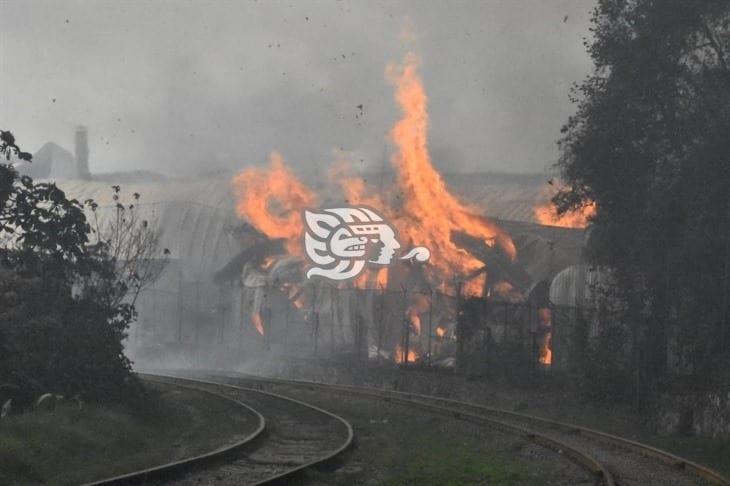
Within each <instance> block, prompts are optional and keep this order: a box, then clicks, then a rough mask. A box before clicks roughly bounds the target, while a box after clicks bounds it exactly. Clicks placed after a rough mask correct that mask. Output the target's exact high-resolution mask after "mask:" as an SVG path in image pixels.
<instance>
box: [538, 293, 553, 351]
mask: <svg viewBox="0 0 730 486" xmlns="http://www.w3.org/2000/svg"><path fill="white" fill-rule="evenodd" d="M537 319H538V323H537V325H538V333H539V337H538V353H539V356H538V361H539V362H540V364H543V365H551V364H552V363H553V350H552V345H553V332H552V322H553V313H552V311H551V310H550V308H548V307H542V308H540V309H538V311H537Z"/></svg>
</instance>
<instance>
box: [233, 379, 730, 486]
mask: <svg viewBox="0 0 730 486" xmlns="http://www.w3.org/2000/svg"><path fill="white" fill-rule="evenodd" d="M241 377H242V378H246V379H252V380H259V379H262V377H258V376H255V375H241ZM263 379H264V380H265V381H278V382H280V383H282V384H291V385H298V386H310V387H326V388H328V389H340V390H343V391H349V392H375V393H378V394H386V395H390V396H399V397H403V398H405V399H414V398H415V399H418V400H430V401H433V402H438V403H444V404H448V405H454V406H460V407H468V408H472V409H475V410H478V411H480V412H484V413H489V414H493V415H502V416H507V417H512V418H516V419H520V420H527V421H531V422H534V423H539V424H542V425H548V426H551V427H555V428H562V429H565V430H568V431H571V432H574V433H579V434H582V435H584V436H588V437H593V438H596V439H600V440H605V441H608V442H611V443H613V444H615V445H619V446H621V447H624V448H626V449H629V450H632V451H634V452H637V453H639V454H641V455H644V456H649V457H653V458H655V459H659V460H661V461H663V462H665V463H667V464H670V465H672V466H674V467H677V468H679V469H684V470H688V471H690V472H692V473H694V474H696V475H698V476H700V477H702V478H704V479H706V480H709V481H711V482H713V483H714V484H719V485H724V486H730V479H728V478H726V477H725V476H723V475H722V474H720V473H719V472H718V471H715V470H713V469H711V468H708V467H706V466H703V465H701V464H698V463H696V462H694V461H691V460H689V459H686V458H683V457H680V456H677V455H675V454H672V453H671V452H668V451H665V450H662V449H659V448H657V447H654V446H651V445H648V444H644V443H641V442H638V441H635V440H632V439H627V438H625V437H620V436H617V435H613V434H609V433H607V432H602V431H600V430H595V429H591V428H588V427H583V426H579V425H573V424H568V423H565V422H558V421H555V420H550V419H546V418H543V417H538V416H536V415H529V414H523V413H519V412H513V411H510V410H504V409H499V408H494V407H488V406H486V405H480V404H476V403H470V402H463V401H460V400H454V399H450V398H443V397H437V396H434V395H425V394H420V393H411V392H402V391H394V390H381V389H377V388H369V387H362V386H356V385H339V384H327V383H318V382H311V381H306V380H285V379H281V378H275V379H270V378H263Z"/></svg>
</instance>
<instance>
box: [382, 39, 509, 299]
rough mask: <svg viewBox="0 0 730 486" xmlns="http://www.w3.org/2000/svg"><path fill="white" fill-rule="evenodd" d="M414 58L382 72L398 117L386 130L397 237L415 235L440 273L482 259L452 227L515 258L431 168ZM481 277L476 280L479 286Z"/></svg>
mask: <svg viewBox="0 0 730 486" xmlns="http://www.w3.org/2000/svg"><path fill="white" fill-rule="evenodd" d="M417 68H418V58H417V57H416V55H415V54H413V53H409V54H408V55H406V58H405V62H404V64H403V65H401V66H398V65H393V64H391V65H389V66H388V68H387V69H386V75H387V77H388V79H389V80H390V81H391V83H392V84H394V85H395V90H396V91H395V99H396V102H397V104H398V106H399V107H400V109H401V112H402V117H401V119H400V120H399V121H398V122H397V123H396V124H395V126H394V127H393V129H392V130H391V132H390V138H391V140H392V142H393V144H394V145H395V148H396V152H395V153H394V154H393V157H392V158H391V162H392V164H393V166H394V168H395V169H396V183H397V185H398V190H399V192H400V193H402V195H403V206H402V208H401V209H400V210H399V212H398V217H397V218H396V219H395V223H396V226H397V227H398V230H399V232H400V234H401V238H403V239H405V240H407V241H418V243H419V244H422V245H423V246H426V247H427V248H429V249H430V250H431V254H432V255H435V256H436V258H434V259H433V262H432V263H433V266H434V267H435V268H436V271H438V273H440V274H441V276H445V275H453V274H454V273H457V274H461V275H465V274H469V273H471V272H473V271H475V270H477V269H479V268H481V267H482V266H483V265H484V264H483V263H482V262H481V261H480V260H478V259H477V258H475V257H474V256H472V255H471V254H469V253H468V252H467V251H466V250H464V249H463V248H459V247H457V246H456V244H455V243H454V242H453V241H452V239H451V235H452V233H453V232H457V231H460V232H463V233H467V234H469V235H471V236H473V237H477V238H480V239H482V240H483V241H484V242H485V243H486V244H487V245H489V246H497V247H499V248H501V249H502V251H504V252H505V254H506V255H507V256H508V257H509V258H511V259H514V258H515V257H516V249H515V246H514V243H513V242H512V239H511V238H510V237H509V235H507V233H505V232H504V231H503V230H501V229H500V228H499V227H497V225H495V224H494V223H492V222H491V221H490V220H488V219H487V218H485V217H483V216H480V215H479V212H478V210H476V209H474V208H470V207H468V206H467V205H465V204H463V203H461V202H460V201H458V200H457V199H456V198H455V197H454V196H453V195H452V194H451V193H450V192H449V190H448V188H447V187H446V183H445V182H444V180H443V178H442V177H441V174H439V173H438V172H437V171H436V169H434V167H433V164H432V163H431V157H430V155H429V153H428V143H427V142H428V113H427V111H426V105H427V97H426V92H425V90H424V87H423V82H422V81H421V78H420V77H419V75H418V72H417ZM483 282H484V279H479V280H477V284H476V285H478V286H481V285H482V284H483Z"/></svg>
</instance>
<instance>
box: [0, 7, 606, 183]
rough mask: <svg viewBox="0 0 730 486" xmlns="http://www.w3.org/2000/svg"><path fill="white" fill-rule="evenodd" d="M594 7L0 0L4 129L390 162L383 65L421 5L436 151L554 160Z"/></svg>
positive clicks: (197, 150)
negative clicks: (335, 153)
mask: <svg viewBox="0 0 730 486" xmlns="http://www.w3.org/2000/svg"><path fill="white" fill-rule="evenodd" d="M593 4H594V2H593V1H592V0H477V1H449V2H447V1H425V0H424V1H410V2H406V1H403V2H386V1H381V2H378V1H373V0H361V1H293V0H290V1H263V0H262V1H236V2H232V1H231V2H225V1H151V2H150V1H144V2H143V1H114V2H111V1H94V2H92V1H90V0H87V1H60V0H53V1H47V2H42V1H32V0H0V63H1V64H0V66H1V67H0V86H2V93H3V95H2V97H1V98H0V127H2V128H3V129H11V130H12V131H13V132H14V133H15V135H16V137H17V139H18V140H19V142H20V144H21V146H22V147H24V148H25V149H26V150H29V151H33V152H34V151H35V150H37V149H38V148H40V146H41V145H42V144H43V143H44V142H46V141H50V140H52V141H56V142H57V143H59V144H61V145H64V146H66V147H67V148H69V149H72V148H73V143H72V140H73V128H74V126H75V125H77V124H84V125H87V126H88V127H89V138H90V149H91V155H90V164H91V168H92V171H96V172H102V171H111V170H124V169H134V168H147V169H153V170H159V171H162V172H165V173H168V174H194V173H199V172H204V171H207V170H210V169H212V170H218V169H223V168H225V169H234V168H239V167H243V166H245V165H248V164H260V163H262V162H264V161H266V159H267V154H268V153H269V152H270V151H271V150H273V149H276V150H278V151H280V152H281V153H282V154H283V155H284V157H285V158H286V160H287V161H288V162H290V163H291V164H293V165H296V166H298V167H301V168H305V167H316V166H317V165H319V166H320V167H321V166H324V165H328V164H329V161H330V160H331V159H332V156H331V152H332V150H333V149H335V148H341V149H343V150H345V151H351V152H353V157H354V158H355V159H356V160H359V159H363V160H364V163H365V164H371V167H379V166H380V164H381V163H382V157H383V153H384V150H385V148H386V143H387V142H386V139H385V133H386V132H387V130H388V129H389V128H390V127H391V126H392V124H393V122H394V121H395V120H396V119H397V117H398V112H397V109H396V107H395V104H394V101H393V92H392V86H390V85H389V84H388V83H387V82H386V79H385V76H384V70H385V66H386V65H387V64H388V63H389V62H391V61H398V60H400V59H401V58H402V55H403V53H404V52H405V50H406V48H407V46H405V45H404V44H403V43H402V41H401V39H400V36H399V33H400V32H401V30H402V28H403V25H404V22H405V19H406V18H409V19H410V21H411V24H412V26H413V31H414V33H415V34H416V37H417V41H416V44H415V48H416V50H417V52H418V53H419V54H420V56H421V59H422V67H421V73H422V76H423V79H424V82H425V86H426V91H427V93H428V96H429V111H430V116H431V128H430V147H431V150H432V154H433V156H434V161H435V163H436V164H437V165H438V166H440V167H441V168H444V169H447V170H452V171H457V170H458V171H471V170H498V171H509V172H533V171H539V170H544V169H545V168H546V167H548V166H549V165H550V163H551V162H552V161H553V160H554V159H555V158H556V155H557V150H556V147H555V143H554V142H555V140H556V139H557V137H558V136H559V129H560V126H561V125H562V124H563V123H564V121H565V120H566V119H567V117H568V116H569V115H570V114H571V113H572V111H573V109H574V107H573V106H572V105H571V104H570V102H569V101H568V89H569V88H570V86H571V84H572V83H573V82H576V81H579V80H581V79H582V78H583V77H584V76H585V75H586V74H587V73H588V72H589V70H590V60H589V59H588V56H587V54H586V53H585V49H584V47H583V45H582V39H583V37H585V36H586V35H588V27H589V24H588V19H589V16H590V11H591V9H592V8H593ZM566 16H567V19H566V18H565V17H566ZM360 104H362V105H363V112H362V114H361V113H360V110H359V109H358V108H357V106H358V105H360ZM356 115H358V117H357V118H356Z"/></svg>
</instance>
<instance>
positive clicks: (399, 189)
mask: <svg viewBox="0 0 730 486" xmlns="http://www.w3.org/2000/svg"><path fill="white" fill-rule="evenodd" d="M417 68H418V58H417V57H416V55H415V54H413V53H408V54H407V55H406V57H405V59H404V62H403V64H402V65H397V64H391V65H389V66H388V67H387V68H386V77H387V78H388V80H389V81H390V82H391V83H392V84H393V85H394V87H395V101H396V103H397V104H398V106H399V108H400V110H401V113H402V115H401V118H400V119H399V120H398V121H397V123H396V124H395V125H394V127H393V128H392V130H391V131H390V135H389V138H390V140H391V141H392V143H393V146H394V148H395V151H394V153H393V156H392V157H391V163H392V165H393V168H394V169H395V172H396V179H395V187H393V188H391V191H390V193H392V194H396V195H397V196H396V197H397V198H398V199H397V200H394V201H385V200H384V199H383V198H381V196H380V195H377V194H372V193H370V192H369V191H368V189H367V187H366V181H364V180H363V179H362V178H359V177H351V176H349V175H348V174H347V164H345V163H343V161H342V160H340V161H338V162H337V163H336V164H335V165H334V166H333V168H332V170H331V171H330V178H331V179H332V180H336V181H337V182H338V183H339V185H340V187H341V189H342V192H343V195H344V197H345V202H346V203H348V204H351V205H366V206H371V207H373V208H374V209H376V210H378V211H380V212H381V213H382V214H383V215H384V216H385V217H386V218H387V220H388V221H389V222H391V223H392V224H393V225H394V226H395V228H396V230H397V232H398V235H399V239H400V242H401V245H402V247H403V248H404V249H406V248H408V247H410V246H411V245H413V244H418V245H423V246H425V247H427V248H429V249H430V250H431V255H432V258H431V260H430V264H429V265H428V266H427V267H426V268H425V272H426V277H427V278H428V280H429V281H430V282H432V284H434V285H435V286H439V287H440V288H441V289H442V290H446V285H447V282H448V283H449V284H450V283H452V282H453V281H454V278H455V277H456V278H458V277H459V276H461V277H464V276H467V275H472V274H474V272H475V271H477V270H479V269H480V268H482V267H483V266H484V263H483V262H482V261H480V260H479V259H478V258H476V257H475V256H473V255H472V254H471V253H469V252H468V251H467V250H466V249H464V248H461V247H459V246H457V245H456V243H454V241H452V234H454V233H456V232H461V233H466V234H468V235H470V236H471V237H473V238H477V239H480V240H481V241H483V242H484V243H485V244H486V245H488V246H490V247H493V248H498V249H500V250H501V251H502V252H504V254H505V255H507V256H508V257H509V258H510V259H512V260H514V259H515V258H516V249H515V245H514V243H513V242H512V239H511V238H510V236H509V235H508V234H507V233H506V232H505V231H503V230H502V229H501V228H499V227H498V226H497V225H496V224H494V223H493V222H492V221H491V220H489V219H487V218H486V217H484V216H481V215H480V214H479V211H478V210H477V209H476V208H473V207H471V206H468V205H467V204H464V203H462V202H461V201H459V200H457V199H456V197H454V196H453V195H452V194H451V193H450V192H449V190H448V188H447V187H446V183H445V182H444V180H443V178H442V177H441V175H440V174H439V173H438V172H437V171H436V169H435V168H434V167H433V164H432V161H431V157H430V155H429V152H428V113H427V96H426V92H425V90H424V86H423V82H422V80H421V78H420V76H419V74H418V71H417ZM338 157H339V156H337V155H336V158H338ZM339 158H341V157H339ZM233 184H234V189H235V193H236V198H237V204H236V210H237V213H238V215H239V216H240V217H242V218H245V219H247V220H248V221H249V222H250V223H251V224H252V225H253V226H254V227H255V228H256V229H257V230H259V231H261V232H262V233H264V234H265V235H267V236H268V237H269V238H286V240H287V249H288V251H289V252H290V253H291V254H293V255H298V256H302V244H301V237H302V231H303V225H302V221H301V216H300V214H301V211H302V210H303V209H304V208H305V207H312V206H314V203H315V201H316V199H317V198H316V195H315V193H314V192H313V191H312V190H311V189H310V188H308V187H307V186H305V185H304V184H303V183H301V182H300V181H299V180H298V179H297V178H296V177H295V176H294V175H293V173H292V172H291V171H290V170H289V169H287V168H286V167H285V165H284V161H283V159H282V157H281V156H280V155H279V154H278V153H276V152H274V153H272V155H271V166H270V167H269V168H268V169H261V168H248V169H245V170H243V171H242V172H240V173H239V174H238V175H237V176H236V177H235V179H234V181H233ZM485 282H486V278H485V275H484V273H478V276H477V277H475V278H472V279H470V280H469V281H467V282H465V283H464V286H463V287H462V288H463V291H464V292H465V293H467V294H473V295H481V294H483V292H484V284H485ZM387 284H388V271H387V269H382V270H378V271H376V270H372V271H368V272H367V273H364V274H362V275H361V276H360V278H359V279H358V280H357V281H356V282H355V286H356V287H360V288H364V287H367V288H374V287H377V286H380V287H383V288H384V287H385V286H386V285H387Z"/></svg>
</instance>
